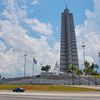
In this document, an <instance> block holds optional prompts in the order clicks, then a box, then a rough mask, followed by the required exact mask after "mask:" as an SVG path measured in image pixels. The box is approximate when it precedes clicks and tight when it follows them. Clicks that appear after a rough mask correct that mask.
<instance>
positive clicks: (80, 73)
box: [76, 69, 83, 85]
mask: <svg viewBox="0 0 100 100" xmlns="http://www.w3.org/2000/svg"><path fill="white" fill-rule="evenodd" d="M76 74H77V75H78V76H79V85H81V75H83V71H82V70H80V69H78V70H77V73H76Z"/></svg>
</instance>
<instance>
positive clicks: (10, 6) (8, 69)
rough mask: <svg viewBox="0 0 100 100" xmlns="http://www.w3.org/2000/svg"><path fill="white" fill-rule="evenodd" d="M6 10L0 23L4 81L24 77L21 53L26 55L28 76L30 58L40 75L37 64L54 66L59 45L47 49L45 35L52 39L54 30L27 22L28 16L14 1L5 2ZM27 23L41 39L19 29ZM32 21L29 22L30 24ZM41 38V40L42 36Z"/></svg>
mask: <svg viewBox="0 0 100 100" xmlns="http://www.w3.org/2000/svg"><path fill="white" fill-rule="evenodd" d="M5 1H6V2H5V5H6V8H5V10H4V12H3V14H2V15H3V16H4V17H6V19H5V20H0V39H2V41H0V47H1V48H0V51H1V52H0V73H1V74H2V75H4V76H7V77H15V76H23V70H24V52H25V51H27V75H32V69H33V68H32V67H33V60H32V58H33V56H34V57H35V58H36V59H37V61H38V65H37V67H35V68H36V69H38V70H35V73H37V72H36V71H39V70H40V69H41V67H40V64H41V63H42V64H50V65H52V67H53V65H54V64H55V63H56V61H59V49H58V48H59V43H58V42H57V43H54V47H52V48H51V47H50V46H49V44H48V42H47V37H45V35H52V33H53V26H52V25H51V24H49V23H44V22H40V21H39V20H38V19H34V18H33V19H28V18H27V12H26V11H25V9H24V10H22V9H21V8H20V7H19V6H18V5H17V2H15V1H16V0H5ZM24 18H25V19H27V22H29V26H30V27H32V28H33V31H36V32H39V33H41V34H40V38H39V39H36V38H34V37H31V36H29V35H27V32H28V30H27V29H25V28H23V26H22V25H20V21H21V20H22V21H25V22H26V20H23V19H24ZM31 21H32V22H31ZM42 35H43V36H42Z"/></svg>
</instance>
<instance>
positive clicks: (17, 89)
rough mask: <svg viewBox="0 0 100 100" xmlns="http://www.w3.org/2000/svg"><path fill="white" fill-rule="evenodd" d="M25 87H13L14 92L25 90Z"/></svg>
mask: <svg viewBox="0 0 100 100" xmlns="http://www.w3.org/2000/svg"><path fill="white" fill-rule="evenodd" d="M24 91H25V89H24V88H15V89H13V92H24Z"/></svg>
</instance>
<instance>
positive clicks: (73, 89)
mask: <svg viewBox="0 0 100 100" xmlns="http://www.w3.org/2000/svg"><path fill="white" fill-rule="evenodd" d="M16 87H22V88H25V89H26V90H32V91H63V92H79V91H100V90H98V89H92V88H84V87H74V86H63V85H0V90H12V89H14V88H16Z"/></svg>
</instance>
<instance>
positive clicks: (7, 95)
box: [0, 91, 100, 100]
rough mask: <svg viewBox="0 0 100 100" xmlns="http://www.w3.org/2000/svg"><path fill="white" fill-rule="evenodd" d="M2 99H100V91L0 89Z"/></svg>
mask: <svg viewBox="0 0 100 100" xmlns="http://www.w3.org/2000/svg"><path fill="white" fill-rule="evenodd" d="M0 100H100V92H35V91H34V92H32V91H26V92H25V93H13V92H12V91H0Z"/></svg>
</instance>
